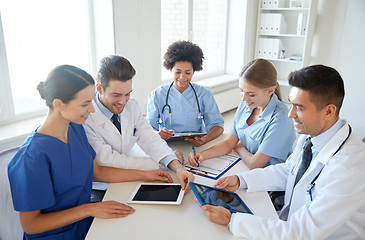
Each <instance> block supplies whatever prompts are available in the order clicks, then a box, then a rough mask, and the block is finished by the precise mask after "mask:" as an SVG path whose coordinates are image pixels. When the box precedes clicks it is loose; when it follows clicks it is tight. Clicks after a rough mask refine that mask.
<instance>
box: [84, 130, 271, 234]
mask: <svg viewBox="0 0 365 240" xmlns="http://www.w3.org/2000/svg"><path fill="white" fill-rule="evenodd" d="M222 139H224V136H221V137H219V138H218V139H216V140H214V141H213V142H211V143H208V144H206V145H204V146H202V147H199V148H197V151H201V150H203V149H206V148H208V147H209V146H211V145H213V144H214V143H217V142H219V141H221V140H222ZM169 145H170V146H171V148H173V149H176V148H177V149H179V150H180V151H181V152H182V153H183V154H184V156H185V159H187V155H188V153H189V152H190V151H191V144H189V143H185V142H183V143H170V144H169ZM132 151H134V152H133V154H134V155H136V156H142V155H144V156H145V154H144V153H143V151H142V150H141V149H139V148H138V147H135V148H134V149H133V150H132ZM247 170H248V168H247V167H246V165H245V164H244V163H243V162H242V161H240V162H239V163H237V164H236V165H235V166H234V167H232V168H231V169H230V170H229V171H228V172H227V173H226V175H232V174H235V173H239V172H242V171H247ZM168 172H169V173H170V174H171V176H172V178H173V179H174V182H177V180H176V177H175V174H174V172H172V171H171V170H168ZM195 182H198V183H202V184H206V185H211V186H212V185H213V184H214V182H215V180H211V179H208V178H205V177H202V176H198V175H195ZM136 185H137V182H129V183H113V184H110V186H109V188H108V190H107V192H106V194H105V196H104V199H103V200H115V201H119V202H122V203H126V201H127V199H128V197H129V196H130V194H131V193H132V191H133V189H134V188H135V187H136ZM237 193H238V194H239V195H240V197H241V198H242V199H243V201H244V202H245V203H246V204H247V206H248V207H249V208H250V209H251V210H252V212H253V213H254V214H255V215H258V216H263V217H273V218H277V214H276V212H275V209H274V207H273V205H272V204H271V201H270V199H269V197H268V194H267V193H266V192H257V193H245V192H244V191H238V192H237ZM130 206H132V207H133V208H135V209H136V212H135V213H133V214H132V215H130V216H128V217H126V218H118V219H94V221H93V223H92V225H91V228H90V230H89V232H88V234H87V237H86V239H88V240H100V239H108V240H113V239H128V240H132V239H143V240H144V239H159V240H160V239H174V240H175V239H185V240H188V239H189V240H192V239H209V240H210V239H217V240H218V239H219V240H222V239H235V238H234V237H233V236H232V234H231V233H230V232H229V230H228V229H227V228H226V227H224V226H221V225H218V224H215V223H212V222H210V221H208V220H207V218H206V217H205V215H204V213H203V211H202V210H201V209H200V207H199V206H198V204H197V203H195V202H194V194H193V193H192V192H191V191H189V192H188V193H186V194H185V196H184V199H183V201H182V204H181V205H178V206H168V205H142V204H131V205H130Z"/></svg>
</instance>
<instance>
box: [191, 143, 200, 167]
mask: <svg viewBox="0 0 365 240" xmlns="http://www.w3.org/2000/svg"><path fill="white" fill-rule="evenodd" d="M191 149H193V152H194V158H195V161H196V163H197V164H198V167H199V162H198V159H197V158H196V151H195V147H194V146H191Z"/></svg>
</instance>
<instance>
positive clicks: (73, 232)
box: [8, 123, 95, 239]
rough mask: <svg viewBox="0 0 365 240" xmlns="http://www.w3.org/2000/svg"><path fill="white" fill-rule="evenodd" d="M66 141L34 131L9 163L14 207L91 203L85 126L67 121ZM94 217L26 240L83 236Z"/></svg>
mask: <svg viewBox="0 0 365 240" xmlns="http://www.w3.org/2000/svg"><path fill="white" fill-rule="evenodd" d="M68 137H69V144H66V143H64V142H62V141H61V140H59V139H56V138H54V137H51V136H49V135H44V134H41V133H38V132H36V131H33V132H32V133H31V134H30V135H29V136H28V138H27V139H26V141H25V143H24V144H23V145H22V146H21V147H20V149H19V150H18V152H17V153H16V155H15V156H14V157H13V159H12V160H11V161H10V163H9V165H8V175H9V182H10V188H11V193H12V197H13V203H14V209H15V210H16V211H20V212H30V211H36V210H40V211H41V213H48V212H56V211H61V210H65V209H69V208H73V207H76V206H79V205H82V204H85V203H89V202H90V195H91V187H92V177H93V160H94V158H95V152H94V150H93V149H92V147H91V146H90V145H89V143H88V140H87V137H86V134H85V131H84V128H83V127H82V126H81V125H78V124H75V123H70V125H69V128H68ZM92 219H93V218H91V217H90V218H86V219H83V220H80V221H78V222H75V223H73V224H70V225H67V226H64V227H61V228H58V229H55V230H51V231H48V232H44V233H40V234H32V235H29V234H26V233H24V238H25V239H84V238H85V236H86V233H87V231H88V229H89V227H90V224H91V222H92Z"/></svg>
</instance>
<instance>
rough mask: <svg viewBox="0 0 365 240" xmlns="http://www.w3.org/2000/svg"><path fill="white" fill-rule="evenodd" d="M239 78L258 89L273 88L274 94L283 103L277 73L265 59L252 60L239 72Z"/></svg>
mask: <svg viewBox="0 0 365 240" xmlns="http://www.w3.org/2000/svg"><path fill="white" fill-rule="evenodd" d="M239 77H240V78H241V77H243V78H244V79H245V81H247V82H249V83H250V84H252V85H253V86H255V87H257V88H260V89H267V88H270V87H274V86H275V94H276V95H277V96H278V99H279V100H280V101H283V100H282V98H281V93H280V85H279V83H278V81H277V72H276V69H275V67H274V65H273V64H272V63H271V62H269V61H267V60H265V59H261V58H258V59H254V60H252V61H251V62H249V63H248V64H247V65H246V66H244V67H243V69H242V70H241V72H240V74H239Z"/></svg>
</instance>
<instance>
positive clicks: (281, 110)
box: [189, 59, 295, 169]
mask: <svg viewBox="0 0 365 240" xmlns="http://www.w3.org/2000/svg"><path fill="white" fill-rule="evenodd" d="M239 88H240V89H241V96H242V102H241V103H240V105H239V107H238V109H237V111H236V115H235V117H234V120H233V123H232V126H231V129H230V134H229V135H228V137H227V138H226V139H225V140H224V141H223V142H221V143H219V144H217V145H215V146H213V147H211V148H209V149H207V150H205V151H203V152H201V153H197V154H196V155H197V158H196V159H195V157H194V154H193V153H190V154H189V161H190V163H191V164H192V165H193V166H196V165H197V162H196V161H198V162H199V163H200V162H202V161H204V160H206V159H209V158H213V157H218V156H222V155H224V154H227V153H229V152H231V151H232V150H236V151H237V152H238V154H239V155H240V156H241V159H242V160H243V161H244V162H245V164H246V165H247V166H248V167H249V168H250V169H253V168H261V167H265V166H268V165H271V164H277V163H282V162H285V160H286V159H287V157H288V156H289V154H290V153H291V150H292V145H293V143H294V141H295V132H294V125H293V122H292V121H291V120H290V119H289V118H288V112H289V109H288V107H287V106H285V104H284V103H282V101H281V95H280V87H279V84H278V82H277V72H276V70H275V68H274V66H273V65H272V64H271V63H270V62H269V61H267V60H264V59H256V60H253V61H251V62H250V63H248V64H247V65H246V66H245V67H244V68H243V69H242V71H241V73H240V79H239Z"/></svg>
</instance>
